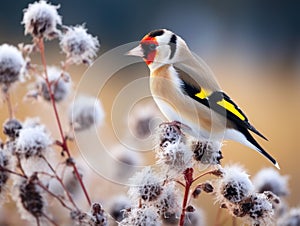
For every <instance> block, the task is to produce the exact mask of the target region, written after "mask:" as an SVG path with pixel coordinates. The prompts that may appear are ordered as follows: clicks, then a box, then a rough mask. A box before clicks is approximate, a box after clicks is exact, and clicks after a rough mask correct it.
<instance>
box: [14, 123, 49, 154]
mask: <svg viewBox="0 0 300 226" xmlns="http://www.w3.org/2000/svg"><path fill="white" fill-rule="evenodd" d="M51 144H52V140H51V138H50V135H49V134H48V133H47V131H46V129H45V127H44V126H42V125H37V126H34V127H33V126H32V127H31V126H29V127H26V126H25V124H24V127H23V128H22V129H21V130H20V132H19V137H18V139H17V142H16V152H17V153H18V154H19V155H21V156H22V157H25V158H29V157H32V156H40V155H42V154H43V152H45V151H46V150H47V148H48V147H49V146H50V145H51Z"/></svg>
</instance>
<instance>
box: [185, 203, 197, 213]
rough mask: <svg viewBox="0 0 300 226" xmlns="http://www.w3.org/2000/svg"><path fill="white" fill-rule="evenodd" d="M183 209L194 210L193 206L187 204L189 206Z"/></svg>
mask: <svg viewBox="0 0 300 226" xmlns="http://www.w3.org/2000/svg"><path fill="white" fill-rule="evenodd" d="M185 210H186V212H194V211H195V208H194V207H193V206H191V205H189V206H187V207H186V209H185Z"/></svg>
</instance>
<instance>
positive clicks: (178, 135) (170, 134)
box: [158, 123, 183, 146]
mask: <svg viewBox="0 0 300 226" xmlns="http://www.w3.org/2000/svg"><path fill="white" fill-rule="evenodd" d="M158 134H159V141H160V146H164V144H165V142H166V141H169V142H170V143H175V142H176V141H178V140H179V139H182V135H183V134H182V132H181V129H180V127H178V126H177V125H172V124H171V123H162V124H161V125H160V126H159V131H158Z"/></svg>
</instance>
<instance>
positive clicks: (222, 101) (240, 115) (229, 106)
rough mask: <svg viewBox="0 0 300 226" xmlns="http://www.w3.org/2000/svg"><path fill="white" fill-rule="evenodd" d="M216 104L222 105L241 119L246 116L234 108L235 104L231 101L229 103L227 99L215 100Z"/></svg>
mask: <svg viewBox="0 0 300 226" xmlns="http://www.w3.org/2000/svg"><path fill="white" fill-rule="evenodd" d="M217 104H218V105H220V106H222V107H223V108H225V109H226V110H228V111H230V112H231V113H232V114H234V115H236V116H237V117H239V118H240V119H241V120H243V121H244V120H245V119H246V118H245V117H244V116H243V115H242V114H241V113H240V112H239V111H238V110H237V109H236V108H235V106H234V105H233V104H232V103H229V102H228V101H227V100H224V99H222V100H220V101H218V102H217Z"/></svg>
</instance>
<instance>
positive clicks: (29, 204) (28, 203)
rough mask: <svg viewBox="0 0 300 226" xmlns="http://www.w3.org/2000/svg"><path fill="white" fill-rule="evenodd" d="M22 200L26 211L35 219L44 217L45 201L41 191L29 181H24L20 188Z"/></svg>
mask: <svg viewBox="0 0 300 226" xmlns="http://www.w3.org/2000/svg"><path fill="white" fill-rule="evenodd" d="M19 189H20V198H21V203H22V204H23V207H24V209H26V210H27V211H28V212H29V213H31V214H32V215H33V216H34V217H41V216H42V215H43V209H44V200H43V197H42V195H41V191H40V190H39V189H38V187H37V186H36V185H35V183H34V182H33V181H32V180H31V179H29V180H24V181H23V183H21V185H20V187H19Z"/></svg>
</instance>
